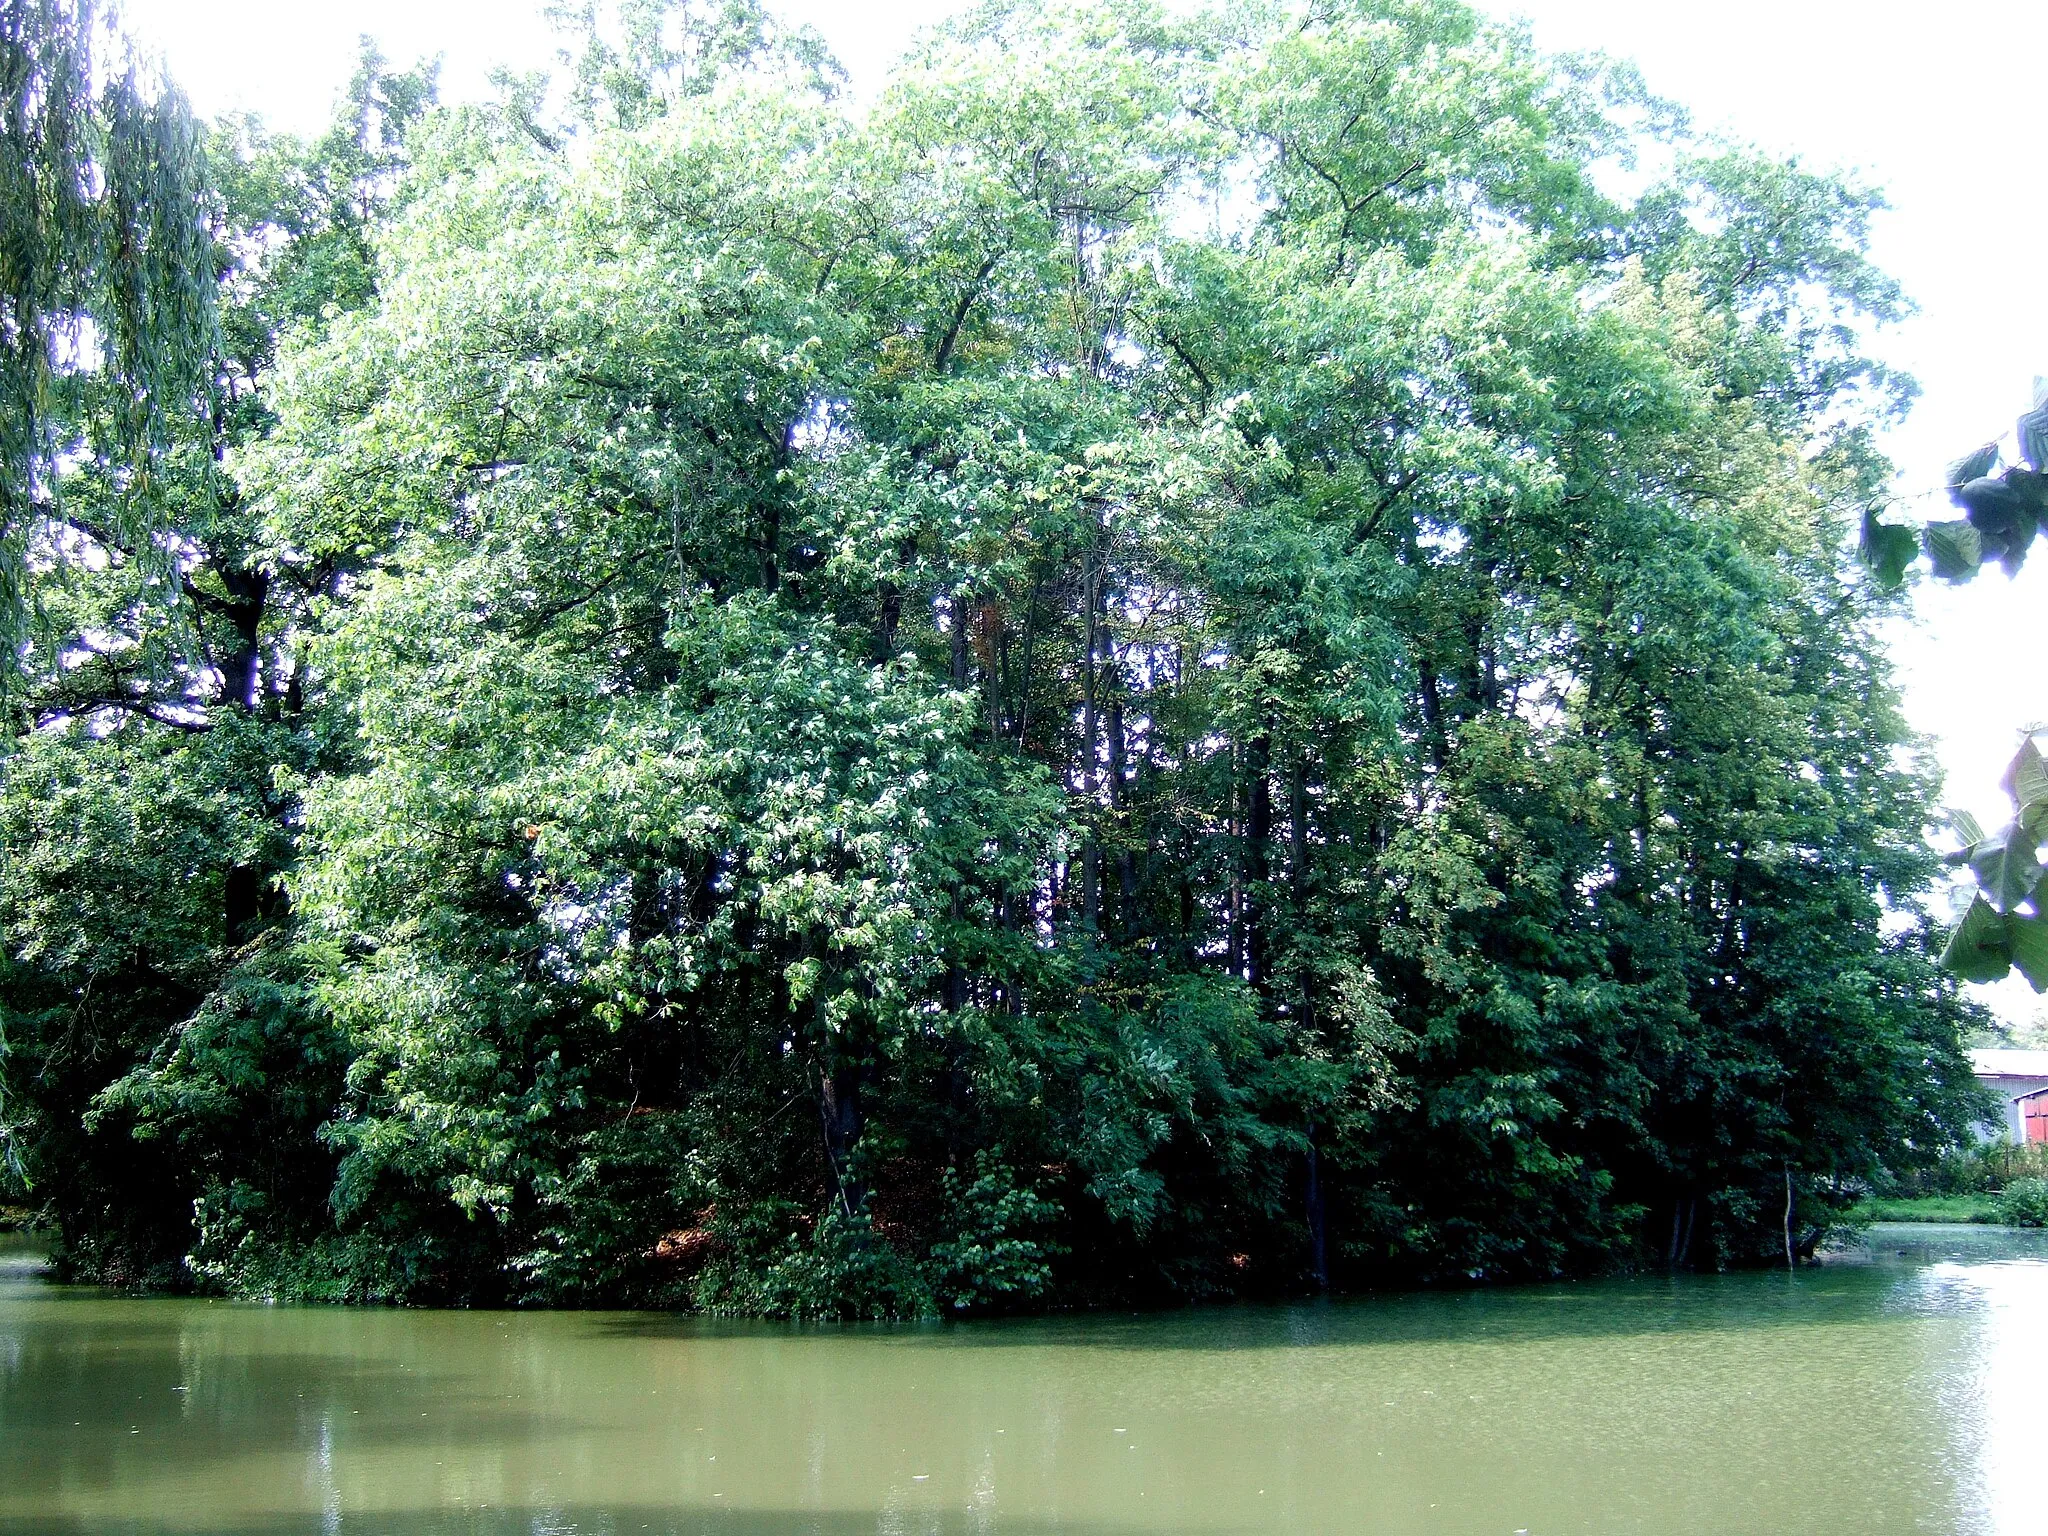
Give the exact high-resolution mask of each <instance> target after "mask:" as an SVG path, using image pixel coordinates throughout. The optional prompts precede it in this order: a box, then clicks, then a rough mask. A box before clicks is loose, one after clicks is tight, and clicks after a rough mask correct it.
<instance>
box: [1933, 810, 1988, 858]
mask: <svg viewBox="0 0 2048 1536" xmlns="http://www.w3.org/2000/svg"><path fill="white" fill-rule="evenodd" d="M1941 819H1942V821H1943V823H1944V824H1945V825H1946V826H1947V827H1948V829H1949V830H1950V831H1951V832H1953V833H1955V835H1956V836H1957V837H1960V838H1961V839H1962V840H1963V852H1964V853H1965V854H1967V853H1968V852H1969V851H1970V850H1971V849H1972V848H1974V847H1976V846H1977V844H1979V843H1981V842H1983V841H1984V824H1983V823H1982V822H1981V821H1979V820H1978V819H1977V818H1976V817H1974V816H1972V815H1971V814H1970V813H1969V812H1968V811H1953V810H1950V811H1943V812H1942V813H1941Z"/></svg>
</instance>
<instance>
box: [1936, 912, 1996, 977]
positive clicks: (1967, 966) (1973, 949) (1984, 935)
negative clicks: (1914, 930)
mask: <svg viewBox="0 0 2048 1536" xmlns="http://www.w3.org/2000/svg"><path fill="white" fill-rule="evenodd" d="M1941 964H1942V968H1943V969H1944V970H1948V971H1951V972H1953V973H1954V974H1955V975H1957V976H1960V977H1962V978H1963V980H1965V981H1997V980H1999V979H2001V978H2002V977H2004V976H2005V975H2006V973H2007V972H2009V971H2010V970H2011V969H2012V949H2011V941H2010V939H2009V938H2008V937H2007V934H2006V928H2005V919H2003V918H2002V917H2000V916H1999V915H1998V914H1997V913H1996V912H1994V911H1992V910H1991V903H1990V902H1988V901H1986V900H1985V899H1984V898H1983V897H1982V896H1979V897H1977V898H1976V899H1975V900H1974V901H1972V902H1971V903H1970V910H1969V911H1967V912H1965V913H1964V914H1963V920H1962V921H1961V922H1960V923H1958V924H1956V931H1955V932H1954V933H1953V934H1951V935H1950V936H1949V941H1948V945H1947V947H1946V948H1944V949H1943V950H1942V952H1941Z"/></svg>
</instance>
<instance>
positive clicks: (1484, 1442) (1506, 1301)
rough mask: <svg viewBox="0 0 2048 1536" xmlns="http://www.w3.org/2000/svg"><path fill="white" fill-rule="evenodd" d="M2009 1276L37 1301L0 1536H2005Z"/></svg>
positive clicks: (13, 1306)
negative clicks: (1521, 1534) (1232, 1293)
mask: <svg viewBox="0 0 2048 1536" xmlns="http://www.w3.org/2000/svg"><path fill="white" fill-rule="evenodd" d="M2043 1383H2048V1238H2043V1237H2041V1236H2038V1235H2033V1234H2015V1233H2009V1232H2003V1231H2000V1230H1996V1229H1982V1228H1977V1229H1971V1228H1961V1229H1958V1228H1924V1227H1914V1228H1907V1227H1892V1228H1878V1229H1874V1231H1873V1234H1872V1236H1871V1238H1870V1239H1869V1240H1868V1241H1867V1242H1866V1243H1865V1244H1863V1245H1862V1246H1860V1247H1859V1248H1858V1249H1856V1250H1854V1251H1852V1252H1849V1253H1846V1254H1844V1255H1841V1256H1839V1257H1838V1258H1836V1259H1834V1260H1832V1261H1830V1262H1829V1263H1827V1264H1825V1265H1822V1266H1820V1267H1818V1268H1815V1269H1811V1270H1807V1271H1804V1272H1802V1273H1800V1274H1798V1275H1790V1276H1788V1275H1784V1274H1753V1275H1734V1276H1722V1277H1691V1278H1681V1279H1669V1280H1666V1279H1658V1280H1638V1281H1628V1282H1606V1283H1600V1284H1584V1285H1561V1286H1551V1287H1538V1288H1530V1289H1519V1290H1509V1291H1479V1292H1465V1293H1458V1294H1434V1295H1420V1296H1395V1297H1380V1298H1371V1299H1365V1300H1358V1301H1347V1302H1339V1303H1332V1304H1328V1305H1318V1306H1297V1307H1240V1308H1227V1309H1216V1310H1208V1311H1199V1312H1186V1313H1176V1314H1170V1315H1164V1316H1147V1317H1122V1316H1119V1317H1086V1318H1063V1319H1055V1320H1049V1321H1037V1322H1021V1323H1001V1324H982V1325H971V1326H952V1327H944V1328H939V1327H930V1328H903V1329H886V1328H853V1329H829V1330H817V1329H813V1330H801V1329H794V1328H780V1327H770V1326H761V1325H751V1326H750V1325H733V1324H716V1323H707V1322H703V1321H699V1320H692V1319H680V1318H672V1317H666V1316H661V1315H655V1314H643V1313H490V1312H397V1311H345V1310H338V1309H321V1308H296V1307H264V1306H251V1305H236V1304H231V1303H226V1302H204V1301H181V1300H134V1299H127V1298H120V1297H112V1296H107V1295H105V1294H102V1293H96V1292H91V1291H84V1290H77V1289H70V1288H62V1287H55V1286H50V1285H47V1284H44V1283H43V1282H41V1281H40V1280H39V1279H38V1278H36V1276H35V1274H34V1261H33V1256H32V1251H31V1250H30V1249H29V1248H28V1246H27V1245H26V1244H25V1243H23V1242H21V1241H20V1240H7V1239H0V1536H24V1533H28V1532H51V1533H56V1532H87V1531H90V1532H135V1533H151V1536H157V1533H164V1536H168V1533H173V1532H175V1533H188V1532H189V1533H196V1532H202V1531H205V1532H213V1531H224V1532H244V1533H272V1532H276V1533H283V1532H315V1531H321V1532H332V1531H362V1532H365V1533H370V1532H380V1533H381V1532H389V1533H396V1536H427V1533H443V1532H447V1533H463V1536H499V1533H511V1532H515V1531H516V1532H522V1533H570V1532H576V1533H586V1532H587V1533H606V1536H611V1533H630V1532H635V1531H650V1532H691V1533H696V1532H718V1533H726V1536H757V1533H758V1536H767V1533H770V1532H776V1533H781V1532H791V1533H803V1532H812V1533H818V1536H850V1533H853V1532H857V1531H858V1532H880V1533H890V1532H904V1533H908V1532H918V1533H951V1532H975V1533H1013V1536H1050V1533H1054V1532H1062V1533H1074V1536H1110V1533H1126V1532H1127V1533H1140V1532H1165V1531H1202V1532H1208V1531H1331V1532H1336V1531H1344V1532H1354V1531H1371V1532H1388V1533H1406V1532H1443V1533H1453V1532H1455V1533H1466V1532H1498V1533H1500V1536H1510V1533H1514V1532H1517V1531H1526V1532H1528V1533H1530V1536H1544V1533H1549V1532H1565V1531H1571V1532H1644V1533H1661V1532H1673V1533H1676V1532H1686V1533H1695V1532H1745V1531H1755V1532H1783V1531H1795V1530H1796V1531H1808V1532H1835V1531H1841V1532H1849V1531H1855V1532H1868V1531H1884V1530H1897V1531H1908V1530H1912V1531H1942V1532H1987V1533H1989V1532H1998V1533H2004V1532H2013V1533H2017V1532H2033V1531H2037V1530H2040V1529H2043V1528H2044V1526H2043V1524H2042V1523H2041V1520H2040V1518H2039V1514H2038V1512H2039V1507H2040V1506H2039V1500H2038V1494H2037V1484H2036V1482H2035V1480H2034V1473H2035V1470H2036V1468H2037V1465H2038V1462H2039V1458H2040V1448H2041V1446H2042V1445H2043V1444H2044V1443H2048V1442H2044V1441H2043V1439H2042V1437H2041V1430H2042V1428H2043V1427H2044V1420H2043V1418H2042V1416H2041V1414H2040V1412H2039V1409H2038V1407H2037V1403H2038V1401H2039V1397H2040V1393H2041V1389H2042V1384H2043Z"/></svg>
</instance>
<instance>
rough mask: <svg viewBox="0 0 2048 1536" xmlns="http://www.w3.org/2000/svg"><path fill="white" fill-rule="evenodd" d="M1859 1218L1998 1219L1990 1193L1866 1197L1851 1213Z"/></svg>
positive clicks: (1918, 1219) (1882, 1219)
mask: <svg viewBox="0 0 2048 1536" xmlns="http://www.w3.org/2000/svg"><path fill="white" fill-rule="evenodd" d="M1852 1214H1854V1215H1855V1216H1856V1217H1857V1219H1859V1220H1862V1221H1955V1222H1962V1221H1987V1222H1995V1221H1997V1220H1998V1211H1997V1201H1996V1200H1995V1199H1994V1198H1993V1197H1992V1196H1990V1195H1922V1196H1920V1197H1918V1198H1917V1199H1912V1200H1866V1201H1864V1202H1863V1203H1862V1204H1861V1205H1859V1206H1857V1207H1856V1209H1855V1211H1854V1212H1853V1213H1852Z"/></svg>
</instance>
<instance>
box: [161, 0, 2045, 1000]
mask: <svg viewBox="0 0 2048 1536" xmlns="http://www.w3.org/2000/svg"><path fill="white" fill-rule="evenodd" d="M541 5H542V0H341V3H329V0H298V3H277V0H253V3H245V4H242V5H238V6H231V7H227V6H221V5H220V4H218V3H217V0H127V3H126V10H127V13H128V16H129V19H130V22H131V24H132V25H133V26H134V28H135V30H136V31H137V32H139V33H140V34H141V35H142V36H143V37H144V38H145V39H146V40H148V41H150V42H153V43H154V44H155V45H156V46H157V47H159V48H160V49H161V50H162V51H163V53H164V54H165V55H166V56H167V57H168V60H169V63H170V67H171V72H172V74H173V75H174V76H175V77H176V78H177V79H178V80H179V81H180V83H182V84H183V85H184V87H185V89H186V90H187V91H188V92H189V93H190V94H191V96H192V99H193V103H194V105H195V106H196V107H197V108H198V110H199V111H201V112H202V113H206V114H212V113H216V112H219V111H222V110H224V109H227V108H247V109H251V110H254V111H256V112H259V113H261V114H262V116H263V117H264V118H265V119H266V121H268V122H269V123H271V124H272V125H273V126H274V127H277V128H282V129H290V130H294V131H301V132H309V131H312V130H314V129H317V128H319V127H320V126H321V125H322V124H323V123H324V122H325V120H326V115H327V112H328V109H329V106H330V104H331V103H332V101H333V99H334V96H335V93H336V92H337V91H338V90H339V89H340V87H341V86H342V84H343V83H344V82H345V81H346V79H347V77H348V73H349V70H350V68H351V66H352V64H353V60H354V54H355V41H356V38H357V37H358V36H359V35H362V34H368V35H370V36H372V37H374V38H376V39H377V41H378V43H379V44H380V46H381V47H382V48H383V50H384V52H385V54H386V56H387V57H389V58H391V59H393V60H395V61H398V62H410V61H411V60H412V59H414V58H416V57H421V56H425V55H434V54H439V55H441V56H442V58H443V61H444V62H443V69H442V83H443V92H444V95H446V96H448V97H451V98H462V97H469V96H476V95H481V94H483V93H484V92H485V89H486V87H485V79H486V77H487V75H488V74H489V72H490V70H491V68H492V67H493V66H494V65H496V64H498V63H501V62H502V63H509V64H512V65H514V66H516V67H520V68H528V69H530V68H535V67H543V66H545V65H547V64H548V63H550V62H551V61H552V50H553V46H554V43H553V38H552V34H551V33H550V32H549V31H548V29H547V27H546V25H545V23H544V22H543V21H542V20H541V19H540V11H541ZM955 8H956V6H955V4H954V3H953V0H883V3H876V0H839V3H837V4H832V3H828V0H787V3H785V4H783V5H782V6H781V7H780V9H781V10H782V12H783V14H785V15H788V16H790V17H792V18H795V19H800V20H805V21H809V22H811V23H813V24H814V25H816V26H817V27H818V28H819V29H820V30H821V31H822V32H823V33H824V34H825V36H826V37H827V38H828V39H829V40H830V42H831V43H832V45H833V46H834V48H835V49H836V50H837V52H838V53H839V56H840V58H841V59H842V60H843V61H844V62H845V63H846V64H847V66H848V68H849V69H850V70H851V71H852V73H853V75H854V79H855V85H856V88H857V89H872V87H873V84H874V82H875V81H876V79H877V78H878V77H880V76H881V75H882V74H883V73H885V72H886V70H887V68H888V65H889V62H890V60H891V59H892V58H893V57H894V56H895V55H896V53H897V52H898V51H899V50H900V49H901V47H902V46H903V44H904V43H905V41H907V40H908V39H909V37H910V36H911V35H912V33H913V32H914V31H915V29H916V28H917V27H919V26H921V25H924V24H926V23H928V22H930V21H932V20H934V19H936V18H938V17H940V16H943V15H945V14H947V13H948V12H949V11H951V10H953V9H955ZM1485 8H1487V9H1490V10H1492V11H1494V12H1496V13H1497V14H1501V15H1517V16H1521V17H1523V18H1525V19H1526V20H1527V21H1528V22H1529V23H1530V25H1531V26H1532V27H1533V29H1534V31H1535V35H1536V38H1537V41H1538V42H1539V43H1541V44H1543V45H1544V46H1546V47H1548V48H1552V49H1556V50H1565V49H1581V48H1599V49H1603V50H1605V51H1606V52H1608V53H1611V54H1614V55H1616V56H1619V57H1623V58H1629V59H1633V60H1635V61H1636V63H1637V64H1639V65H1640V66H1641V68H1642V70H1643V73H1644V75H1645V77H1646V78H1647V79H1648V81H1649V83H1650V86H1651V88H1652V89H1654V90H1656V91H1658V92H1660V93H1661V94H1663V95H1665V96H1668V97H1670V98H1672V99H1673V100H1676V101H1678V102H1680V103H1682V104H1684V105H1685V106H1686V107H1688V108H1689V109H1690V110H1691V111H1692V113H1693V115H1694V118H1695V120H1696V121H1697V122H1698V123H1699V124H1700V125H1701V126H1703V127H1710V128H1718V129H1722V130H1725V131H1726V132H1728V133H1730V134H1733V135H1735V136H1737V137H1740V138H1743V139H1746V140H1750V141H1753V142H1755V143H1758V144H1760V145H1762V146H1764V147H1766V148H1768V149H1771V150H1774V151H1778V152H1781V153H1791V154H1797V155H1799V156H1801V157H1802V158H1804V159H1805V160H1806V161H1807V162H1808V163H1810V164H1814V165H1819V166H1830V167H1853V168H1856V169H1859V170H1861V171H1863V172H1864V173H1866V174H1867V175H1868V176H1869V177H1871V178H1872V179H1873V180H1875V181H1876V182H1877V183H1878V184H1880V185H1881V186H1883V187H1884V188H1885V189H1886V191H1887V192H1888V194H1889V196H1890V198H1891V202H1892V206H1893V211H1892V212H1891V213H1890V214H1888V215H1887V216H1886V217H1885V218H1884V220H1883V222H1882V224H1881V225H1880V227H1879V230H1878V234H1877V242H1876V243H1877V251H1876V254H1877V257H1878V259H1879V261H1880V262H1881V263H1882V264H1883V265H1884V266H1885V267H1887V268H1888V269H1889V270H1890V271H1892V272H1893V273H1895V274H1896V275H1897V276H1898V277H1899V278H1901V279H1902V280H1903V281H1904V283H1905V285H1906V289H1907V291H1908V293H1910V294H1911V295H1912V297H1913V298H1914V300H1915V301H1916V302H1917V303H1918V304H1919V306H1920V308H1919V313H1918V315H1917V316H1915V317H1914V318H1913V319H1912V320H1910V321H1908V322H1907V323H1906V324H1904V325H1902V326H1899V327H1898V328H1896V329H1895V330H1893V331H1892V332H1890V333H1888V334H1887V335H1885V336H1884V337H1883V338H1882V341H1881V343H1880V350H1881V351H1882V353H1883V355H1884V356H1885V357H1886V358H1888V359H1889V360H1890V361H1892V362H1893V363H1895V364H1898V365H1899V366H1902V367H1904V368H1906V369H1907V370H1908V371H1909V372H1911V373H1913V374H1914V375H1915V376H1916V377H1918V378H1919V380H1920V381H1921V384H1922V385H1923V387H1924V391H1925V393H1924V395H1923V397H1922V400H1921V403H1920V405H1919V406H1918V408H1917V409H1916V410H1915V411H1914V413H1913V415H1912V417H1911V418H1910V419H1909V421H1908V422H1907V423H1906V425H1905V426H1904V427H1903V428H1902V429H1900V430H1899V431H1898V432H1897V434H1896V435H1895V437H1894V439H1893V441H1892V442H1891V444H1890V448H1891V452H1892V456H1893V458H1894V459H1895V460H1896V461H1897V462H1898V464H1899V467H1900V487H1901V489H1902V490H1906V491H1919V490H1923V489H1926V488H1928V487H1932V486H1936V485H1938V484H1939V483H1940V476H1941V469H1942V466H1943V464H1944V463H1946V461H1947V460H1948V459H1950V458H1952V457H1954V456H1956V455H1957V454H1960V453H1962V452H1963V451H1965V450H1966V449H1968V448H1970V447H1972V446H1974V445H1976V444H1978V443H1981V442H1984V441H1986V440H1988V439H1989V438H1992V437H1994V436H1999V435H2001V434H2003V435H2006V436H2008V438H2009V436H2010V433H2011V430H2012V423H2013V420H2014V419H2015V418H2016V417H2017V416H2018V415H2019V413H2020V412H2021V411H2022V410H2023V409H2024V408H2025V406H2026V403H2027V394H2028V390H2029V387H2030V383H2031V380H2032V378H2033V376H2034V375H2035V374H2036V373H2044V374H2048V197H2044V196H2043V195H2042V183H2043V177H2044V175H2048V171H2044V161H2043V158H2042V152H2041V143H2042V134H2043V130H2044V118H2043V115H2042V111H2041V102H2042V99H2043V97H2042V86H2041V83H2040V82H2041V80H2042V78H2043V71H2044V70H2048V3H2044V0H1947V3H1944V4H1940V5H1932V4H1927V3H1924V0H1916V3H1907V0H1719V3H1717V4H1713V5H1693V4H1682V3H1676V0H1486V6H1485ZM1941 505H1943V503H1940V502H1938V501H1932V502H1920V503H1917V504H1916V506H1917V507H1918V508H1920V509H1922V510H1927V509H1931V508H1934V507H1939V506H1941ZM1917 608H1918V613H1919V622H1918V623H1917V624H1916V625H1914V626H1913V627H1912V628H1911V629H1910V630H1909V631H1908V632H1906V633H1903V634H1901V636H1900V637H1899V643H1898V647H1897V654H1898V657H1899V660H1900V662H1901V664H1902V667H1903V669H1904V676H1905V680H1906V686H1907V702H1908V708H1909V711H1910V713H1911V716H1912V719H1913V722H1914V724H1915V726H1916V727H1917V728H1919V729H1920V730H1922V731H1925V732H1927V733H1928V734H1929V735H1931V736H1933V737H1934V738H1935V739H1936V740H1937V741H1938V742H1939V743H1940V748H1941V758H1942V762H1943V765H1944V767H1945V768H1946V769H1947V772H1948V789H1947V798H1948V801H1949V803H1951V804H1954V805H1959V806H1965V807H1968V808H1970V809H1973V810H1975V811H1977V812H1978V813H1979V814H1980V815H1981V816H1983V817H1984V818H1985V819H1986V821H1987V822H1989V821H1991V820H1992V819H1993V818H1997V819H1999V820H2003V819H2004V818H2003V816H2002V815H2001V812H2002V810H2003V806H2004V801H2003V799H2002V797H2001V795H2000V793H1999V791H1998V787H1997V782H1998V776H1999V773H2000V771H2001V770H2002V768H2003V767H2004V764H2005V762H2006V760H2007V759H2008V758H2009V757H2010V756H2011V754H2012V752H2013V749H2014V747H2015V746H2016V744H2017V741H2018V734H2019V731H2020V729H2021V728H2022V727H2023V726H2028V725H2033V724H2038V723H2048V665H2044V664H2043V663H2044V660H2048V547H2037V553H2036V555H2035V560H2034V563H2033V564H2032V565H2031V566H2030V567H2028V568H2027V569H2026V570H2025V571H2024V572H2023V573H2022V575H2021V576H2020V577H2019V578H2018V579H2017V580H2014V581H2010V582H2008V581H2007V580H2006V579H2005V577H2004V576H2002V575H2000V574H1998V573H1997V572H1995V571H1991V572H1987V573H1986V574H1985V576H1983V577H1980V578H1979V579H1978V581H1977V582H1975V583H1974V584H1972V585H1970V586H1967V587H1963V588H1959V589H1955V590H1948V589H1943V588H1939V587H1935V586H1931V585H1930V586H1929V587H1927V588H1925V589H1923V590H1922V591H1921V593H1920V594H1919V597H1918V599H1917ZM1987 1001H1991V1002H1993V1003H1994V1004H1995V1005H1996V1006H1998V1007H1999V1009H2000V1011H2001V1012H2004V1013H2006V1014H2008V1016H2012V1017H2016V1018H2017V1017H2023V1016H2025V1015H2027V1014H2029V1013H2031V1012H2032V1011H2033V1009H2034V1006H2035V1005H2034V1002H2033V999H2032V997H2031V994H2030V993H2028V992H2027V990H2026V989H2025V988H2024V986H2023V985H2020V984H2019V983H2017V981H2014V982H2011V983H2008V984H2007V985H2006V986H2005V987H2002V988H1999V989H1993V991H1992V992H1991V993H1990V994H1989V995H1987Z"/></svg>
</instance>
